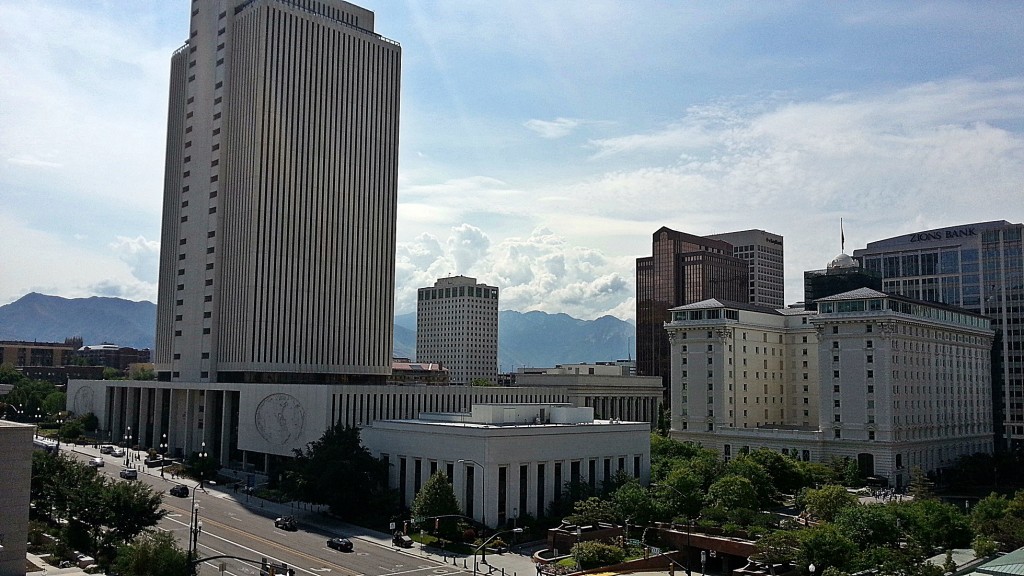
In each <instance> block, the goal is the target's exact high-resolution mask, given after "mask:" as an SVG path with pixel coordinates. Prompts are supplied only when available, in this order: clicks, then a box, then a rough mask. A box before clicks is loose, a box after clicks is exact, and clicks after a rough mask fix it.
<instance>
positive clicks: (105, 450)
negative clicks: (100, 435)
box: [100, 444, 114, 454]
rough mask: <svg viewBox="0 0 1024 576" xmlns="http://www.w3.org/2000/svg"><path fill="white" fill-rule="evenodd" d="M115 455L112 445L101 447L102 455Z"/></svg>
mask: <svg viewBox="0 0 1024 576" xmlns="http://www.w3.org/2000/svg"><path fill="white" fill-rule="evenodd" d="M113 453H114V447H113V446H111V445H110V444H104V445H103V446H100V454H113Z"/></svg>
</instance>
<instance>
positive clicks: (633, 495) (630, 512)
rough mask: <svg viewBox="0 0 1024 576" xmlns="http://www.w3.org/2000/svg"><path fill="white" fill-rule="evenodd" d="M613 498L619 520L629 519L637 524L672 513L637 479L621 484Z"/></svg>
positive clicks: (646, 522)
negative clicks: (652, 496)
mask: <svg viewBox="0 0 1024 576" xmlns="http://www.w3.org/2000/svg"><path fill="white" fill-rule="evenodd" d="M611 500H612V505H613V506H614V507H615V510H616V517H617V518H618V519H619V520H626V519H628V520H630V522H632V523H636V524H648V523H650V522H653V521H655V520H658V519H660V518H665V517H667V516H669V515H670V514H671V513H670V512H669V511H668V510H667V509H664V508H662V507H661V505H660V503H659V501H658V500H657V499H655V498H651V494H650V493H649V492H648V491H647V490H646V489H645V488H644V487H643V486H641V485H640V482H638V481H637V480H636V479H631V480H630V481H629V482H626V483H624V484H623V485H622V486H619V489H618V490H616V491H615V492H613V493H612V495H611Z"/></svg>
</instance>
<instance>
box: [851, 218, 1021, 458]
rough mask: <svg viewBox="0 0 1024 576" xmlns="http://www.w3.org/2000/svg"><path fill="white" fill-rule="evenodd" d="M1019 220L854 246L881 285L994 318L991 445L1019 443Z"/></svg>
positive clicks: (965, 225) (963, 227)
mask: <svg viewBox="0 0 1024 576" xmlns="http://www.w3.org/2000/svg"><path fill="white" fill-rule="evenodd" d="M1022 232H1024V225H1022V224H1011V223H1010V222H1007V221H1005V220H998V221H992V222H979V223H975V224H963V225H959V226H950V227H947V228H939V229H935V230H924V231H920V232H914V233H912V234H904V235H902V236H896V237H894V238H888V239H886V240H879V241H877V242H871V243H869V244H868V245H867V247H866V248H864V249H861V250H855V251H854V256H856V257H857V258H859V259H860V260H861V261H862V263H863V266H864V268H865V269H867V270H868V271H871V272H874V273H877V274H880V275H881V276H882V290H883V291H885V292H892V293H897V294H902V295H904V296H908V297H910V298H917V299H921V300H930V301H935V302H943V303H945V304H952V305H954V306H960V307H962V308H966V309H967V310H970V311H972V312H976V313H980V314H984V315H986V316H988V317H989V318H991V319H992V328H993V329H994V330H995V332H996V335H995V341H994V344H993V358H992V362H993V378H992V385H993V396H994V397H993V402H992V405H993V409H994V411H995V414H994V421H995V423H996V425H995V428H996V429H995V430H994V433H995V435H996V446H1001V447H1008V448H1011V449H1012V448H1019V447H1024V359H1022V354H1024V350H1022V348H1024V334H1022V332H1024V321H1022V320H1024V312H1022V306H1024V251H1022V244H1021V237H1022Z"/></svg>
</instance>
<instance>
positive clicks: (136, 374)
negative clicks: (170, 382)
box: [129, 366, 156, 380]
mask: <svg viewBox="0 0 1024 576" xmlns="http://www.w3.org/2000/svg"><path fill="white" fill-rule="evenodd" d="M129 377H130V378H131V379H132V380H156V372H153V370H152V369H151V368H145V367H142V366H136V367H135V368H133V369H132V371H131V374H130V375H129Z"/></svg>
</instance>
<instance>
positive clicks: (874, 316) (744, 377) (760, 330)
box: [666, 288, 993, 486]
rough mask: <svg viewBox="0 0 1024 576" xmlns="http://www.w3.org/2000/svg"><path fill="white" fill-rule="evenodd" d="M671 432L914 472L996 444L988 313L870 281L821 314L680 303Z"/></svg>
mask: <svg viewBox="0 0 1024 576" xmlns="http://www.w3.org/2000/svg"><path fill="white" fill-rule="evenodd" d="M666 328H667V331H668V333H669V335H670V338H671V342H672V362H673V370H672V378H673V380H672V391H671V398H672V420H671V428H672V436H673V437H675V438H678V439H680V440H683V441H691V442H699V443H701V444H703V445H704V446H707V447H711V448H715V449H717V450H719V451H720V452H721V453H722V454H723V455H724V456H725V457H727V458H728V457H732V456H734V455H736V454H738V453H740V452H742V451H743V450H744V449H756V448H761V447H767V448H771V449H774V450H778V451H781V452H784V453H789V454H794V455H796V456H797V457H798V458H801V459H804V460H815V461H827V460H828V459H830V458H832V457H839V458H844V457H848V458H851V459H853V460H855V461H857V462H858V464H859V466H860V468H861V471H862V472H863V473H864V474H865V475H868V476H881V477H884V478H887V479H888V480H889V481H890V483H891V484H892V485H895V486H904V485H906V484H907V482H908V481H909V478H910V470H911V469H912V468H914V467H920V468H922V469H923V470H925V471H932V470H936V469H939V468H942V467H945V466H949V465H951V464H952V463H953V462H954V461H955V460H956V458H958V457H960V456H963V455H967V454H973V453H976V452H991V451H992V449H993V444H992V434H991V426H992V412H991V388H992V384H991V375H990V356H989V350H990V347H991V344H992V338H993V335H992V330H991V327H990V324H989V320H988V318H986V317H984V316H981V315H978V314H974V313H971V312H969V311H967V310H964V309H961V308H955V307H951V306H946V305H942V304H937V303H929V302H923V301H920V300H912V299H909V298H904V297H902V296H898V295H894V294H886V293H883V292H879V291H876V290H871V289H868V288H861V289H857V290H853V291H851V292H846V293H843V294H838V295H833V296H827V297H824V298H821V299H819V300H818V311H817V312H814V311H811V310H801V309H785V310H772V309H770V308H762V307H756V306H752V305H750V304H746V303H742V304H741V303H732V302H723V301H719V300H714V299H712V300H706V301H703V302H698V303H694V304H690V305H687V306H680V307H677V308H674V309H673V310H672V320H671V322H670V323H669V324H668V325H667V326H666Z"/></svg>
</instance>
